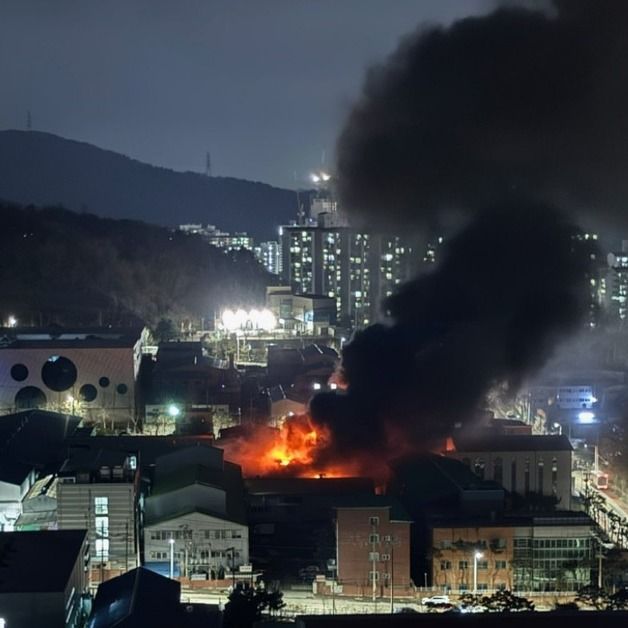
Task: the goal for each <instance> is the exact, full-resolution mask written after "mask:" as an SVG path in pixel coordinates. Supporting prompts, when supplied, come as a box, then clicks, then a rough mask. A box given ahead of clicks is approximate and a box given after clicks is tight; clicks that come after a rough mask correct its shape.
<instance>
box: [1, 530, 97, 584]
mask: <svg viewBox="0 0 628 628" xmlns="http://www.w3.org/2000/svg"><path fill="white" fill-rule="evenodd" d="M86 535H87V532H86V531H85V530H54V531H53V530H50V531H45V532H2V533H0V594H1V593H50V592H59V591H64V590H65V588H66V586H67V584H68V580H69V579H70V575H71V573H72V570H73V569H74V565H75V563H76V561H77V559H78V558H79V557H80V555H81V548H82V547H83V543H84V542H85V537H86Z"/></svg>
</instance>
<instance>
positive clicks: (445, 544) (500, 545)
mask: <svg viewBox="0 0 628 628" xmlns="http://www.w3.org/2000/svg"><path fill="white" fill-rule="evenodd" d="M461 542H462V541H461ZM469 543H470V544H471V545H473V547H474V548H475V549H487V548H488V547H489V545H490V547H491V549H505V548H506V546H507V542H506V539H502V538H497V539H491V540H490V541H486V540H485V539H478V540H476V541H470V542H469ZM456 545H457V543H456V542H455V541H452V540H451V539H442V540H441V541H440V547H441V549H453V548H455V547H456Z"/></svg>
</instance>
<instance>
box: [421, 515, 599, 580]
mask: <svg viewBox="0 0 628 628" xmlns="http://www.w3.org/2000/svg"><path fill="white" fill-rule="evenodd" d="M592 531H593V522H592V521H591V519H590V518H589V517H588V516H586V515H585V514H584V513H579V512H556V513H552V514H549V515H533V516H503V517H499V518H495V519H494V520H491V519H489V518H464V517H459V518H457V519H441V520H439V519H435V520H434V521H433V522H432V549H431V555H432V578H431V582H432V586H434V587H436V588H438V589H439V590H449V591H454V592H472V591H473V590H474V588H477V591H479V592H484V591H494V590H497V589H508V590H512V591H522V592H530V591H576V590H578V589H579V588H581V587H582V586H584V585H587V584H589V583H590V582H591V581H592V580H591V577H592V568H593V560H592V559H593V556H594V549H595V548H594V540H593V537H592ZM474 574H475V575H474Z"/></svg>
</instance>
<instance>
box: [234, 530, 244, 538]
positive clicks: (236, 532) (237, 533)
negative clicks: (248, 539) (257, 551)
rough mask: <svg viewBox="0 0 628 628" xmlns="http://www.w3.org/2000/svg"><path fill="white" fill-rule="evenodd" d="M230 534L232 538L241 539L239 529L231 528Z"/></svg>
mask: <svg viewBox="0 0 628 628" xmlns="http://www.w3.org/2000/svg"><path fill="white" fill-rule="evenodd" d="M231 536H232V537H233V538H234V539H241V538H242V532H241V531H240V530H232V531H231Z"/></svg>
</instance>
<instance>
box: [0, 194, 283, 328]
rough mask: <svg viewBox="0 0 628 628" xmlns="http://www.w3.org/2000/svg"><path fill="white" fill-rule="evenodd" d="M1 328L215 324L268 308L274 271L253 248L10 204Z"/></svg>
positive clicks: (0, 280)
mask: <svg viewBox="0 0 628 628" xmlns="http://www.w3.org/2000/svg"><path fill="white" fill-rule="evenodd" d="M0 217H1V218H0V325H1V324H2V321H4V320H6V319H7V317H8V316H9V315H10V314H12V315H14V316H16V317H17V318H18V320H19V321H20V322H21V323H22V324H25V325H29V324H35V325H50V324H55V323H56V324H61V325H114V326H117V325H125V324H129V323H133V322H136V321H137V320H138V319H139V320H141V321H144V322H146V323H148V324H149V325H151V326H152V327H154V326H156V325H157V323H158V322H159V321H160V320H161V319H169V318H170V319H173V320H175V321H182V320H185V319H191V320H200V319H201V318H204V319H205V320H211V319H212V317H213V315H214V312H216V311H217V312H220V310H221V309H222V308H224V307H227V306H229V307H234V306H239V305H242V306H244V307H246V306H250V305H260V304H262V303H263V302H264V294H265V287H266V285H267V283H269V282H270V281H271V275H269V274H268V273H266V271H265V270H264V268H263V267H262V266H260V264H259V263H258V262H257V261H256V260H255V258H254V257H253V254H252V253H251V252H250V251H246V250H241V251H233V252H232V253H230V254H225V253H224V252H223V251H221V250H220V249H217V248H214V247H213V246H209V245H208V244H207V243H206V242H204V241H203V240H202V239H201V238H200V237H198V236H187V235H185V234H182V233H181V232H174V233H172V232H171V231H170V230H168V229H165V228H163V227H157V226H154V225H148V224H145V223H141V222H137V221H132V220H112V219H108V218H99V217H98V216H94V215H92V214H85V213H83V214H77V213H74V212H70V211H67V210H65V209H59V208H51V209H36V208H33V207H27V208H21V207H17V206H12V205H7V204H4V205H3V204H1V203H0Z"/></svg>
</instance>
